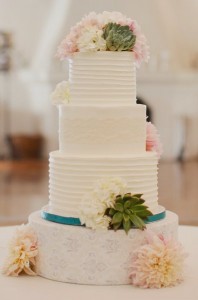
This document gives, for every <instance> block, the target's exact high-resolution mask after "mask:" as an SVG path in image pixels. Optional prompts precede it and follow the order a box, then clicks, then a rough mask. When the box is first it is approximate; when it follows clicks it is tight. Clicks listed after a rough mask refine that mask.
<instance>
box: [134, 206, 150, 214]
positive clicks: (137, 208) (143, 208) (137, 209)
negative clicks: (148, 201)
mask: <svg viewBox="0 0 198 300" xmlns="http://www.w3.org/2000/svg"><path fill="white" fill-rule="evenodd" d="M147 208H148V206H145V205H135V206H133V211H135V212H138V211H142V210H146V209H147Z"/></svg>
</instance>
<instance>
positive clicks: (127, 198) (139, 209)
mask: <svg viewBox="0 0 198 300" xmlns="http://www.w3.org/2000/svg"><path fill="white" fill-rule="evenodd" d="M144 202H145V200H143V199H142V194H135V195H132V194H131V193H127V194H124V196H121V195H118V196H116V199H115V205H114V207H113V208H108V209H107V210H106V212H105V215H107V216H109V217H110V218H111V222H110V228H112V229H114V230H118V229H124V230H125V232H126V233H128V232H129V230H130V229H131V228H132V227H136V228H139V229H141V230H144V229H145V228H146V226H145V222H144V221H145V220H146V219H147V217H148V216H151V215H152V212H151V211H149V210H148V207H147V206H146V205H144Z"/></svg>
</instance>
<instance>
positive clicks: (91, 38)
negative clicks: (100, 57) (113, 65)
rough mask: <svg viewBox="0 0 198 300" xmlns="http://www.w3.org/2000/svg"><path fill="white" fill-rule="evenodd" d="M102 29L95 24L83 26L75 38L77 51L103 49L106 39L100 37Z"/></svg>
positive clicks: (104, 48)
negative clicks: (78, 35)
mask: <svg viewBox="0 0 198 300" xmlns="http://www.w3.org/2000/svg"><path fill="white" fill-rule="evenodd" d="M102 34H103V31H102V30H101V29H98V28H97V27H96V26H90V27H85V28H83V30H82V32H81V35H80V37H79V38H78V40H77V47H78V49H79V51H82V52H86V51H105V50H106V41H105V39H103V37H102Z"/></svg>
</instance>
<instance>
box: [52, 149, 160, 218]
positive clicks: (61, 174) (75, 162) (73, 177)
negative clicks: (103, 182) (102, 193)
mask: <svg viewBox="0 0 198 300" xmlns="http://www.w3.org/2000/svg"><path fill="white" fill-rule="evenodd" d="M157 164H158V159H157V156H156V154H155V153H152V152H145V153H143V154H139V155H134V156H132V155H131V156H128V157H127V156H125V157H118V156H115V157H113V156H109V157H105V156H104V157H102V156H99V157H96V156H95V157H94V156H92V157H83V156H68V155H66V154H64V153H61V152H59V151H55V152H51V153H50V169H49V171H50V172H49V173H50V174H49V176H50V184H49V198H50V202H49V207H50V211H51V212H52V213H54V214H59V215H62V216H67V217H79V205H80V203H81V199H82V197H83V196H84V194H85V193H86V192H90V191H92V188H93V185H94V183H95V182H96V181H97V180H98V179H101V178H104V177H121V178H123V179H124V180H125V181H126V182H127V192H132V193H133V194H134V193H142V194H143V198H144V199H145V201H146V205H148V206H149V208H150V209H151V211H153V212H155V211H156V210H157V209H158V187H157V181H158V179H157V173H158V167H157Z"/></svg>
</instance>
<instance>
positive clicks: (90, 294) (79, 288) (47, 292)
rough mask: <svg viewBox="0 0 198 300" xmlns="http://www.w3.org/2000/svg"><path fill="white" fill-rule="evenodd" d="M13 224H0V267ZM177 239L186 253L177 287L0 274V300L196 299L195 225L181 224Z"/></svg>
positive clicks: (197, 252)
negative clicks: (182, 277) (98, 283)
mask: <svg viewBox="0 0 198 300" xmlns="http://www.w3.org/2000/svg"><path fill="white" fill-rule="evenodd" d="M15 228H16V227H14V226H10V227H0V266H2V263H3V261H4V259H5V256H6V252H7V244H8V241H9V240H10V238H11V236H12V235H13V232H14V230H15ZM179 240H180V241H181V243H182V244H183V246H184V248H185V251H186V252H187V253H188V257H187V259H186V266H185V280H184V281H183V282H182V283H181V284H180V285H178V286H176V287H172V288H163V289H145V290H144V289H140V288H135V287H133V286H130V285H129V286H88V285H77V284H67V283H62V282H56V281H52V280H48V279H45V278H42V277H39V276H36V277H31V276H19V277H7V276H4V275H2V274H0V299H1V300H12V299H17V300H19V299H20V300H32V299H34V300H40V299H42V300H51V299H53V300H57V299H58V300H62V299H66V300H85V299H86V300H91V299H94V300H99V299H100V300H101V299H102V300H106V299H107V300H117V299H119V300H132V299H134V300H137V299H139V300H144V299H146V300H155V299H157V300H164V299H166V300H177V299H178V300H184V299H186V300H198V227H191V226H180V227H179Z"/></svg>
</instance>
